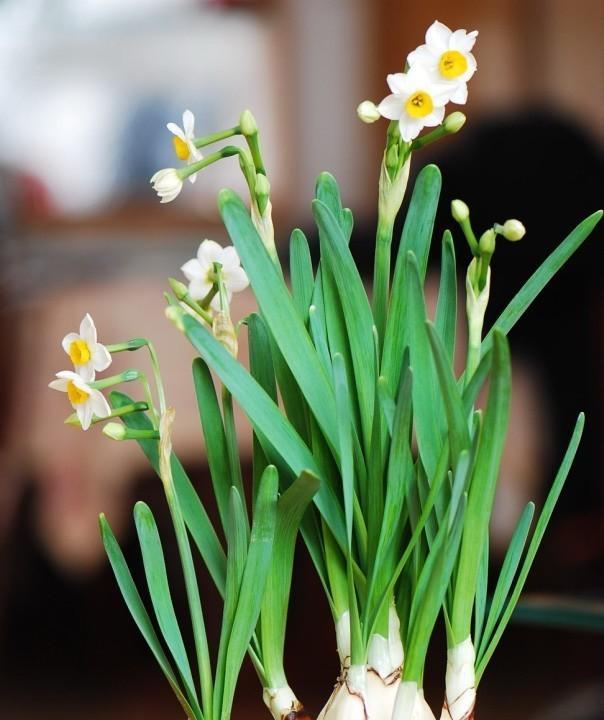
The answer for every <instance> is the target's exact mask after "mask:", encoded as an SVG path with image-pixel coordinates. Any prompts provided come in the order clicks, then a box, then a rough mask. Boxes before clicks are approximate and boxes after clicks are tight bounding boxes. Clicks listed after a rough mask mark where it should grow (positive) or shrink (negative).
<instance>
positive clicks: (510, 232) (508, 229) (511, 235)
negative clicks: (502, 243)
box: [501, 220, 526, 242]
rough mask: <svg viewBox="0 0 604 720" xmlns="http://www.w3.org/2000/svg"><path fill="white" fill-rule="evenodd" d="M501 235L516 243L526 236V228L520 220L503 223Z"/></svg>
mask: <svg viewBox="0 0 604 720" xmlns="http://www.w3.org/2000/svg"><path fill="white" fill-rule="evenodd" d="M501 234H502V235H503V237H504V238H505V239H506V240H510V241H511V242H516V241H517V240H522V238H523V237H524V236H525V235H526V228H525V227H524V225H523V224H522V223H521V222H520V220H506V221H505V222H504V223H503V230H502V231H501Z"/></svg>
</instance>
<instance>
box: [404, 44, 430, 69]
mask: <svg viewBox="0 0 604 720" xmlns="http://www.w3.org/2000/svg"><path fill="white" fill-rule="evenodd" d="M407 62H408V63H409V67H410V68H412V67H414V66H416V65H421V66H422V67H426V68H428V69H429V70H432V69H433V68H435V67H436V66H437V65H438V55H435V54H434V53H432V52H430V48H429V47H428V46H427V45H420V46H419V47H418V48H416V49H415V50H413V52H410V53H409V55H407Z"/></svg>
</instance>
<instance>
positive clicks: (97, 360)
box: [92, 343, 112, 372]
mask: <svg viewBox="0 0 604 720" xmlns="http://www.w3.org/2000/svg"><path fill="white" fill-rule="evenodd" d="M111 360H112V358H111V353H110V352H109V350H107V348H106V347H105V346H104V345H101V343H97V344H96V345H95V346H94V349H93V351H92V365H93V367H94V369H95V370H96V371H97V372H101V371H102V370H106V369H107V368H108V367H109V366H110V365H111Z"/></svg>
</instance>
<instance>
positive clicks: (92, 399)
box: [48, 370, 111, 430]
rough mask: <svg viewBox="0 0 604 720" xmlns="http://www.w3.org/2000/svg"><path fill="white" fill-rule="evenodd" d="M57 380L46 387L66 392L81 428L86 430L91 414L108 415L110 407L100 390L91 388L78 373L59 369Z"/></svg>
mask: <svg viewBox="0 0 604 720" xmlns="http://www.w3.org/2000/svg"><path fill="white" fill-rule="evenodd" d="M57 378H58V380H52V381H51V382H50V383H48V387H50V388H52V389H53V390H59V391H60V392H64V393H67V397H68V398H69V402H70V403H71V406H72V407H73V409H74V410H75V411H76V414H77V416H78V420H79V421H80V425H81V426H82V430H88V428H89V427H90V424H91V422H92V417H93V415H96V416H97V417H99V418H105V417H109V415H111V408H110V407H109V403H108V402H107V400H105V397H104V396H103V393H102V392H101V391H100V390H95V389H94V388H91V387H90V385H88V383H86V382H85V381H84V380H83V379H82V377H81V376H80V375H78V374H77V373H76V372H73V371H72V370H61V372H58V373H57Z"/></svg>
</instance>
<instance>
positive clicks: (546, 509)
mask: <svg viewBox="0 0 604 720" xmlns="http://www.w3.org/2000/svg"><path fill="white" fill-rule="evenodd" d="M584 424H585V415H584V414H583V413H581V414H580V415H579V417H578V418H577V422H576V424H575V429H574V431H573V434H572V437H571V439H570V442H569V444H568V448H567V449H566V453H565V454H564V458H563V459H562V463H561V465H560V468H559V469H558V472H557V473H556V477H555V479H554V483H553V485H552V487H551V489H550V491H549V493H548V495H547V498H546V500H545V504H544V505H543V509H542V510H541V514H540V516H539V520H538V521H537V526H536V527H535V532H534V533H533V536H532V538H531V542H530V543H529V546H528V550H527V551H526V556H525V558H524V561H523V563H522V567H521V569H520V573H519V575H518V578H517V580H516V584H515V585H514V590H513V591H512V594H511V596H510V599H509V601H508V603H507V605H506V608H505V610H504V611H503V614H502V615H501V618H500V619H499V622H498V624H497V629H496V630H495V632H494V634H493V637H492V638H491V641H490V642H489V645H488V647H487V648H486V649H485V651H484V653H483V655H482V657H481V659H480V661H479V662H478V664H477V666H476V683H477V684H478V682H479V680H480V678H481V677H482V673H483V672H484V669H485V668H486V666H487V664H488V662H489V660H490V659H491V656H492V655H493V652H494V651H495V648H496V647H497V643H498V642H499V640H500V639H501V635H502V634H503V631H504V630H505V628H506V626H507V624H508V622H509V621H510V618H511V616H512V613H513V612H514V608H515V607H516V603H517V602H518V599H519V597H520V593H521V592H522V589H523V587H524V583H525V582H526V578H527V577H528V574H529V572H530V569H531V567H532V565H533V561H534V560H535V555H536V554H537V550H538V549H539V545H541V541H542V540H543V535H544V534H545V530H546V529H547V525H548V523H549V521H550V518H551V516H552V513H553V512H554V508H555V507H556V503H557V502H558V498H559V497H560V493H561V492H562V488H563V487H564V483H565V482H566V478H567V477H568V473H569V472H570V468H571V466H572V463H573V460H574V458H575V455H576V453H577V448H578V447H579V443H580V441H581V435H582V434H583V426H584Z"/></svg>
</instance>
